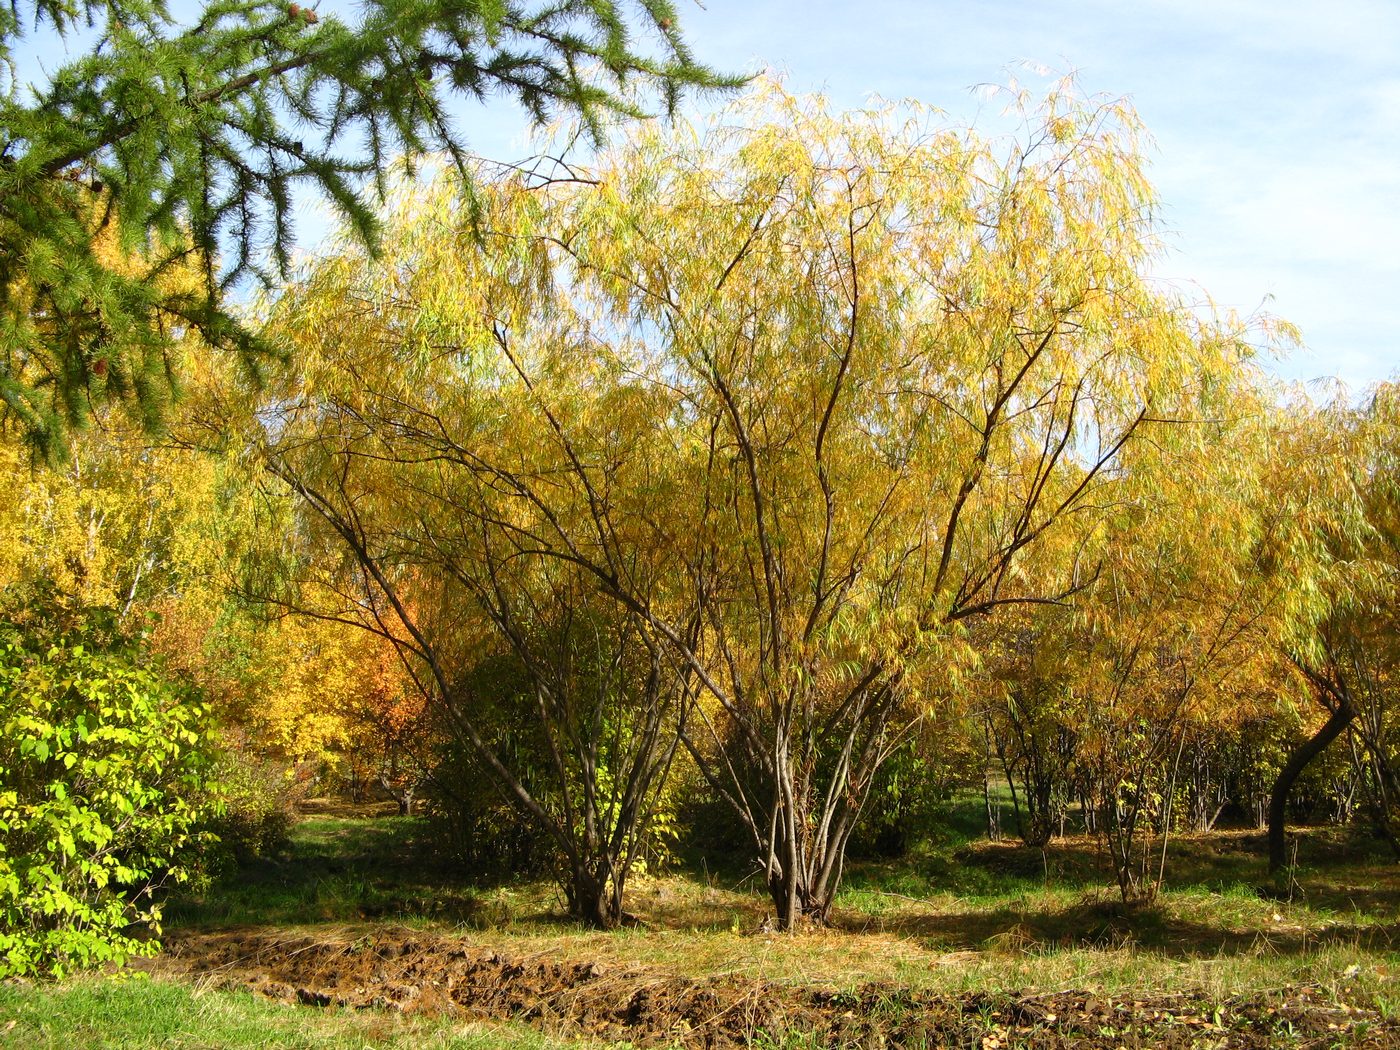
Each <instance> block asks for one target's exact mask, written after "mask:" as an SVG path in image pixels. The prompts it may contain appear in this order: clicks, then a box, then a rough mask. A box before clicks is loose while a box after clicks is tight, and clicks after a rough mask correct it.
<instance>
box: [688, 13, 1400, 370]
mask: <svg viewBox="0 0 1400 1050" xmlns="http://www.w3.org/2000/svg"><path fill="white" fill-rule="evenodd" d="M681 12H682V25H683V27H684V29H685V31H686V34H687V36H688V38H689V40H690V41H691V42H692V44H693V46H694V48H695V51H696V52H697V55H698V56H699V57H700V58H701V59H703V60H704V61H707V62H710V63H712V64H727V65H728V66H733V65H734V64H735V63H738V64H739V65H740V67H741V68H743V69H746V70H753V69H759V68H764V67H768V68H772V69H774V70H777V71H780V72H783V73H785V74H786V76H787V83H788V86H789V88H790V89H792V90H794V91H822V92H824V93H825V94H827V95H828V96H829V97H830V98H831V100H832V101H833V102H834V103H836V104H838V105H841V106H843V107H846V106H850V107H854V106H860V105H862V104H864V103H865V102H866V101H867V100H868V99H869V96H871V95H878V96H882V97H884V98H889V99H898V98H906V97H907V98H917V99H919V100H920V101H923V102H926V103H929V104H931V105H935V106H938V107H939V108H941V109H944V110H946V111H947V112H948V113H949V116H950V117H951V118H954V119H957V120H961V121H967V120H973V119H974V118H976V117H977V116H978V110H979V107H980V108H984V109H985V107H986V106H987V105H989V104H990V105H995V103H988V102H986V101H984V99H985V93H982V94H979V93H978V92H977V91H976V90H975V89H976V87H977V85H979V84H987V83H992V84H996V83H1003V84H1004V83H1006V82H1007V80H1008V79H1009V78H1010V77H1011V76H1015V77H1016V79H1018V80H1019V81H1020V82H1021V83H1022V84H1024V85H1026V86H1027V87H1030V88H1031V89H1033V90H1034V89H1035V88H1036V87H1038V86H1041V85H1045V86H1048V84H1049V80H1048V79H1047V78H1046V77H1044V76H1037V75H1036V73H1035V72H1033V71H1032V70H1033V68H1035V67H1039V68H1042V69H1045V68H1048V69H1050V70H1053V71H1054V75H1055V76H1058V75H1059V74H1062V73H1065V72H1069V71H1077V75H1078V78H1079V82H1080V85H1081V87H1082V88H1083V89H1084V90H1086V91H1089V92H1093V93H1100V92H1102V93H1107V94H1111V95H1114V96H1119V95H1122V96H1126V97H1128V98H1129V99H1130V100H1131V101H1132V103H1133V105H1134V106H1135V108H1136V109H1137V111H1138V113H1139V115H1140V116H1141V117H1142V119H1143V120H1144V122H1145V123H1146V125H1147V128H1148V130H1149V131H1150V132H1151V133H1152V136H1153V137H1154V139H1155V140H1156V151H1155V153H1154V155H1153V157H1152V169H1151V173H1152V178H1153V181H1154V182H1155V183H1156V186H1157V189H1158V192H1159V193H1160V195H1161V197H1162V200H1163V203H1164V209H1163V222H1164V225H1165V227H1166V229H1167V231H1168V243H1169V244H1170V245H1171V246H1172V249H1173V250H1172V253H1171V255H1170V256H1169V257H1168V258H1167V259H1166V260H1164V262H1163V263H1162V264H1161V266H1160V273H1161V275H1162V276H1164V277H1169V278H1172V279H1174V280H1179V281H1182V282H1183V283H1184V282H1194V283H1195V284H1198V285H1199V286H1200V287H1201V288H1203V289H1204V290H1205V291H1206V292H1207V293H1208V294H1209V295H1210V296H1211V297H1212V298H1213V299H1215V300H1216V302H1218V303H1221V304H1223V305H1226V306H1229V307H1233V308H1235V309H1237V310H1239V311H1240V312H1242V313H1244V314H1250V313H1252V312H1254V311H1256V310H1264V311H1266V312H1269V313H1272V314H1275V315H1277V316H1280V317H1283V318H1285V319H1287V320H1289V321H1291V322H1293V323H1294V324H1296V325H1298V326H1299V327H1300V328H1301V329H1302V333H1303V338H1304V342H1305V347H1304V349H1302V350H1300V351H1297V352H1295V353H1294V354H1293V355H1291V357H1290V359H1288V360H1286V361H1282V362H1278V363H1277V364H1275V365H1274V369H1275V370H1276V371H1277V372H1279V374H1281V375H1283V376H1284V377H1286V378H1289V379H1301V380H1311V379H1314V378H1316V377H1320V376H1334V377H1338V378H1340V379H1342V380H1343V381H1345V382H1346V383H1347V384H1348V386H1350V387H1351V388H1352V390H1353V391H1354V392H1359V390H1360V389H1361V388H1364V387H1365V386H1366V385H1367V384H1369V383H1373V382H1377V381H1380V380H1384V379H1389V378H1400V250H1397V249H1398V247H1400V2H1397V0H1331V2H1329V3H1319V2H1316V0H1273V2H1263V0H1170V2H1166V0H1111V2H1110V0H1073V2H1061V0H1039V2H1034V0H936V2H916V0H865V2H864V3H860V4H852V3H841V2H834V0H831V2H827V0H816V2H814V0H805V2H799V0H705V6H704V8H703V9H702V8H700V7H698V6H696V5H695V4H694V3H693V2H690V0H681ZM1027 64H1029V65H1030V67H1032V68H1027Z"/></svg>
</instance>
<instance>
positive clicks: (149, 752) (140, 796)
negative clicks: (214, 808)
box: [0, 594, 209, 976]
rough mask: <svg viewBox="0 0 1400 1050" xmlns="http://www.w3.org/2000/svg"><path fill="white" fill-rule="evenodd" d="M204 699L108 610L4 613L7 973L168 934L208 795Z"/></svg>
mask: <svg viewBox="0 0 1400 1050" xmlns="http://www.w3.org/2000/svg"><path fill="white" fill-rule="evenodd" d="M204 715H205V711H204V708H203V706H202V705H201V704H200V703H199V701H198V699H197V697H196V696H195V695H194V694H193V692H192V691H191V690H190V689H189V688H188V687H186V686H184V685H182V684H181V683H179V682H178V681H175V680H173V679H172V678H169V677H167V676H165V675H164V674H163V673H162V671H161V668H160V665H159V663H158V661H156V660H155V659H154V658H153V657H152V656H151V655H150V654H149V653H148V652H147V651H145V649H144V647H143V645H142V640H141V638H139V637H134V638H133V637H127V636H124V635H123V634H122V633H121V632H120V631H119V630H118V627H117V619H116V617H115V615H114V614H113V613H112V612H110V611H108V610H101V609H67V608H64V607H62V605H61V603H59V602H58V601H56V600H55V599H54V598H53V597H52V596H51V595H44V594H39V595H38V596H37V597H33V598H31V599H30V600H29V601H28V602H27V603H26V604H24V605H22V606H21V607H19V608H18V609H14V608H11V609H8V610H6V611H5V612H4V613H3V614H0V976H6V975H14V974H37V975H53V976H62V975H63V974H65V973H67V972H70V971H71V970H73V969H76V968H79V967H83V966H91V965H95V964H98V963H102V962H106V961H109V960H120V959H122V958H125V957H126V956H128V955H133V954H150V953H151V952H153V951H155V950H156V948H157V947H158V944H157V943H156V942H155V941H154V940H152V939H150V938H149V937H148V936H146V935H145V932H144V930H145V928H149V929H151V930H153V931H155V932H156V933H159V923H160V910H161V905H160V896H159V891H160V889H161V887H162V886H163V885H165V884H167V883H170V882H180V881H184V880H185V879H186V878H188V876H189V873H190V871H191V863H190V860H191V858H192V857H193V855H194V847H195V846H196V839H197V838H198V834H197V833H196V831H195V828H196V826H197V822H198V819H199V816H200V813H199V808H200V806H201V805H203V803H200V802H198V801H196V800H199V799H204V798H208V797H209V796H208V792H207V788H206V784H205V781H206V778H207V769H208V764H209V760H208V757H207V754H206V752H205V749H204V747H203V736H202V733H203V720H204Z"/></svg>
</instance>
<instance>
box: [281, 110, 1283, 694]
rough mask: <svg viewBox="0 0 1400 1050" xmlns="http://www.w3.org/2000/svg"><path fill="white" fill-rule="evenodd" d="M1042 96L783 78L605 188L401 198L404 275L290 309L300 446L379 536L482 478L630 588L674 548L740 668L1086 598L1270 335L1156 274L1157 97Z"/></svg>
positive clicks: (286, 418)
mask: <svg viewBox="0 0 1400 1050" xmlns="http://www.w3.org/2000/svg"><path fill="white" fill-rule="evenodd" d="M1021 105H1022V106H1023V112H1022V116H1023V118H1024V121H1025V124H1026V127H1027V131H1026V132H1025V133H1024V134H1023V135H1021V136H1019V137H1016V138H1014V139H1011V140H1007V141H1002V140H996V139H990V140H989V139H986V138H983V137H981V136H979V135H978V134H977V133H975V132H974V131H970V130H965V129H948V128H942V127H939V126H938V125H937V122H936V116H935V114H933V113H932V112H931V111H927V110H924V109H921V108H919V107H916V106H905V107H891V108H888V109H883V110H879V111H871V112H857V113H850V114H831V113H829V112H828V111H826V109H825V108H824V106H823V105H822V103H821V102H820V101H817V100H812V99H804V98H795V97H792V96H789V95H787V94H785V93H784V92H783V91H782V89H781V88H780V87H779V86H777V85H775V84H771V83H768V84H763V85H761V86H760V87H759V88H758V89H757V90H756V91H755V92H753V93H752V94H751V95H750V96H749V97H748V98H747V99H746V100H744V101H743V102H741V103H739V104H738V105H736V106H734V107H731V108H730V109H727V110H725V111H723V112H721V113H720V114H719V115H718V116H716V117H715V118H713V119H712V120H711V121H710V122H708V124H706V125H704V126H688V125H683V124H682V125H678V126H663V125H660V124H656V125H644V126H642V127H641V128H639V129H637V130H635V131H634V132H633V133H632V134H631V135H630V137H628V138H627V140H626V141H625V142H623V143H621V144H619V145H618V146H616V147H615V148H613V149H612V150H611V151H608V152H605V153H604V154H603V155H602V156H600V157H599V159H598V161H597V164H596V166H595V167H594V168H593V169H592V170H589V171H587V172H584V173H582V176H581V177H580V178H579V179H578V180H577V181H565V182H557V183H552V184H544V185H541V184H539V183H537V182H534V181H532V180H531V179H529V178H526V177H523V176H522V177H504V178H498V179H490V178H485V177H484V181H483V183H482V184H481V185H479V186H478V187H477V188H476V190H475V197H474V204H473V207H470V208H469V207H467V206H466V205H465V204H463V202H462V198H461V196H460V195H459V194H458V193H457V191H456V189H455V187H453V186H452V185H451V184H450V182H449V181H447V180H441V181H439V182H437V183H435V184H433V185H431V186H428V187H425V188H418V189H415V190H411V191H405V193H404V194H402V196H401V199H400V203H399V205H398V207H397V208H396V210H395V211H394V212H393V214H392V215H391V216H390V222H389V227H388V228H389V233H388V235H387V236H386V239H385V242H384V248H383V252H384V254H383V256H382V259H381V261H379V262H378V263H371V262H370V261H369V260H367V259H365V258H364V257H363V256H361V255H359V254H357V253H355V252H353V251H346V252H345V253H344V254H342V255H341V256H339V257H337V258H334V259H331V260H329V261H326V262H324V263H322V264H320V265H318V266H317V267H316V268H315V269H314V270H313V271H312V272H310V273H309V274H308V275H307V277H306V279H305V280H304V281H303V282H302V283H301V284H300V285H299V286H298V287H297V288H295V289H293V290H292V291H291V292H289V293H288V295H287V296H286V298H285V299H284V300H283V302H282V303H281V306H280V309H279V312H278V316H277V320H276V322H275V325H274V329H275V331H276V333H277V334H278V337H279V338H281V339H283V340H284V341H285V342H286V344H287V345H288V346H289V349H291V350H292V352H293V353H294V354H295V355H296V356H297V359H298V360H299V361H300V362H302V363H303V366H304V371H303V373H302V374H301V376H300V378H299V379H298V380H297V381H296V382H295V383H294V384H292V385H291V386H289V387H288V388H287V389H286V390H284V391H282V397H281V400H280V401H279V412H280V413H281V415H280V416H279V418H278V419H277V420H276V422H275V423H274V424H273V425H272V426H271V428H270V430H269V433H270V436H271V438H272V439H273V441H274V442H281V443H282V447H283V448H288V447H295V448H296V450H297V455H299V456H301V457H303V462H304V463H310V462H311V461H312V460H314V459H315V457H317V456H321V457H323V465H324V467H325V469H326V470H327V471H328V472H329V471H331V470H332V468H333V466H334V465H335V464H338V463H340V462H341V460H340V459H339V458H337V457H340V456H344V455H347V454H348V455H351V456H353V457H354V464H355V470H354V473H353V476H347V478H346V484H348V486H349V487H350V490H351V492H352V494H353V496H354V499H355V500H356V501H357V504H356V505H357V506H358V507H359V508H360V510H361V513H362V516H363V518H364V520H366V521H371V520H373V521H380V522H390V521H398V522H401V523H402V522H404V521H405V516H407V517H408V518H409V519H414V518H416V522H415V523H414V524H413V525H412V528H413V529H415V530H426V531H427V532H428V533H431V532H432V530H447V531H451V532H452V535H453V536H454V537H455V538H460V537H459V533H460V532H461V526H460V521H459V520H458V518H459V517H460V516H458V518H454V517H453V516H452V514H451V513H450V511H448V510H447V509H446V508H448V507H451V506H453V505H456V504H457V503H459V502H460V500H461V499H462V498H463V497H462V496H461V492H460V491H456V492H453V493H451V494H450V495H444V494H445V493H447V490H448V489H450V488H452V486H455V485H460V484H462V482H461V479H460V477H458V476H456V475H453V476H452V477H451V478H449V474H450V473H451V470H452V467H453V465H454V463H453V461H454V460H455V461H458V463H457V464H455V465H459V464H460V463H463V462H470V463H471V464H473V468H472V469H473V471H474V472H475V473H474V474H473V481H472V483H471V484H472V485H473V486H477V488H476V491H475V493H474V495H473V496H472V497H471V499H473V500H477V501H480V502H481V503H482V504H486V503H489V505H490V508H491V511H490V513H491V514H492V515H493V516H494V520H496V521H497V522H498V523H505V524H509V525H510V526H512V527H514V528H517V529H519V530H521V535H522V536H529V537H532V538H533V540H534V541H538V542H540V543H545V544H547V545H549V546H550V547H551V549H553V548H559V547H562V548H572V551H573V555H572V556H574V557H577V558H580V559H583V560H585V561H588V562H590V563H591V564H596V565H598V566H601V567H602V568H603V571H604V572H605V573H611V574H613V575H614V576H615V577H616V578H618V579H623V578H625V576H626V574H627V573H628V572H632V571H636V572H641V571H643V570H642V569H640V568H638V565H639V564H640V563H641V562H643V561H645V562H647V563H648V564H649V565H651V568H650V569H647V570H646V571H647V572H650V573H652V574H653V575H656V574H660V575H662V576H665V578H666V579H667V580H668V581H669V582H667V583H665V584H664V585H662V588H661V592H660V593H659V594H657V595H654V596H653V599H652V600H654V601H662V600H664V599H665V596H666V595H672V596H674V597H675V599H676V601H677V603H680V604H683V599H682V597H681V595H682V593H683V592H685V591H686V589H687V588H688V587H691V586H692V585H693V583H694V581H695V579H696V578H697V574H699V575H703V576H704V577H705V579H706V581H707V583H706V584H705V585H706V586H708V587H711V588H712V592H711V593H712V595H716V596H722V601H721V602H719V603H718V604H717V605H716V606H715V608H717V609H720V610H722V613H723V617H724V618H727V620H728V630H730V631H731V632H735V633H736V635H735V636H736V638H737V637H738V636H742V637H743V639H744V642H743V644H742V645H738V646H736V647H735V648H734V650H733V651H731V652H730V653H729V654H728V655H729V657H730V658H732V660H733V661H734V662H735V668H734V671H735V673H738V674H740V675H741V676H743V675H744V674H747V673H758V672H757V668H758V667H759V665H760V664H761V663H762V661H763V660H764V659H765V657H764V656H763V655H762V654H764V653H765V652H767V653H770V654H771V653H776V652H778V651H779V650H781V652H782V656H781V658H780V660H779V662H780V663H781V664H782V668H781V669H780V670H778V671H777V673H778V674H779V675H780V677H782V678H784V679H786V680H787V682H788V685H794V684H795V685H796V686H798V687H800V688H807V687H809V686H811V685H813V684H815V686H816V687H817V689H818V691H830V692H832V693H833V694H834V695H839V693H840V686H841V685H842V684H843V683H844V684H846V685H848V684H849V682H850V681H851V680H852V679H853V678H857V677H859V676H860V674H862V673H864V672H863V670H862V669H863V668H866V667H868V666H869V665H870V663H871V662H872V661H876V662H879V663H881V665H882V666H884V667H886V668H889V669H893V668H897V667H900V666H902V665H903V664H904V662H905V661H906V660H908V659H910V658H912V657H913V656H914V655H915V654H916V653H920V652H932V651H933V650H934V649H937V648H939V647H940V646H941V645H942V641H940V639H946V638H948V637H949V632H948V627H949V626H950V625H951V624H954V623H956V622H958V621H961V620H963V619H965V618H967V617H969V616H972V615H975V614H978V613H981V612H988V611H991V610H993V609H996V608H999V607H1001V606H1003V605H1006V604H1011V603H1014V602H1017V601H1021V600H1027V599H1042V598H1046V597H1053V596H1056V595H1060V594H1063V593H1066V592H1071V591H1074V590H1075V589H1076V588H1078V587H1080V586H1082V585H1084V584H1086V583H1087V582H1088V580H1089V579H1090V578H1091V575H1092V569H1093V567H1094V566H1093V564H1092V563H1090V562H1086V561H1085V559H1084V551H1085V550H1086V545H1088V544H1089V543H1090V541H1091V539H1092V538H1093V537H1094V536H1095V535H1096V534H1098V533H1100V532H1101V531H1102V530H1103V529H1105V528H1120V527H1122V528H1135V527H1136V526H1135V525H1134V524H1133V523H1132V522H1131V521H1129V520H1125V519H1122V518H1118V519H1115V518H1112V516H1111V515H1109V514H1107V513H1102V512H1101V509H1102V508H1104V507H1110V506H1113V505H1114V501H1115V500H1116V499H1118V498H1120V496H1122V497H1123V498H1128V497H1127V493H1128V490H1129V487H1130V484H1131V474H1132V471H1133V470H1139V471H1145V470H1146V469H1147V468H1146V467H1145V466H1143V464H1145V463H1146V462H1147V461H1148V460H1149V459H1151V458H1152V457H1157V458H1159V459H1161V460H1163V461H1166V462H1170V461H1171V458H1172V457H1173V456H1175V455H1177V454H1178V453H1182V452H1184V453H1193V450H1194V453H1193V454H1197V455H1200V454H1202V453H1201V450H1203V449H1207V448H1209V447H1212V446H1213V445H1217V444H1219V434H1218V433H1215V432H1212V430H1211V428H1209V427H1207V426H1202V425H1200V421H1202V420H1203V419H1212V418H1215V417H1217V416H1218V415H1219V414H1220V412H1221V411H1222V410H1223V409H1222V406H1225V405H1228V404H1229V403H1230V401H1231V398H1232V397H1233V396H1234V395H1233V391H1234V390H1235V389H1236V388H1237V387H1239V386H1240V385H1241V384H1242V383H1246V382H1248V381H1249V377H1250V371H1251V366H1250V364H1249V362H1250V359H1251V357H1252V355H1253V352H1254V351H1253V347H1252V346H1251V344H1250V342H1249V340H1248V339H1247V338H1246V336H1248V335H1250V333H1246V332H1245V331H1244V330H1243V329H1242V327H1241V326H1240V325H1239V324H1238V323H1237V322H1235V321H1234V320H1233V319H1230V318H1226V319H1224V320H1222V321H1220V322H1218V323H1217V322H1216V321H1215V320H1213V319H1210V318H1205V319H1202V318H1201V317H1199V316H1198V315H1197V314H1196V313H1195V312H1193V310H1192V309H1191V308H1190V306H1189V304H1188V303H1187V302H1186V301H1185V300H1184V299H1182V298H1181V297H1179V296H1177V295H1176V294H1175V293H1173V292H1172V291H1171V290H1169V289H1164V288H1162V287H1161V286H1160V285H1159V284H1156V283H1154V282H1152V281H1150V280H1149V279H1148V278H1147V276H1146V271H1147V269H1148V267H1149V265H1150V263H1151V261H1152V259H1153V258H1154V257H1155V255H1156V253H1157V251H1158V242H1157V237H1156V227H1155V225H1154V208H1155V204H1156V201H1155V197H1154V195H1153V192H1152V190H1151V187H1150V186H1149V184H1148V182H1147V180H1146V177H1145V175H1144V171H1143V161H1142V155H1141V151H1140V142H1139V139H1140V137H1141V129H1140V127H1139V125H1138V123H1137V119H1136V117H1135V115H1134V114H1133V113H1132V111H1131V110H1130V109H1129V108H1128V107H1127V106H1126V104H1124V103H1121V102H1104V101H1101V100H1085V99H1082V98H1081V97H1079V96H1078V95H1077V94H1076V93H1075V91H1074V89H1073V86H1072V85H1069V84H1066V85H1062V86H1061V87H1060V88H1059V89H1057V90H1056V91H1055V92H1053V93H1052V94H1051V95H1050V96H1049V97H1048V98H1047V99H1045V100H1044V101H1043V102H1041V103H1039V105H1038V106H1034V107H1033V106H1030V105H1028V104H1027V103H1025V102H1024V100H1023V101H1022V102H1021ZM1275 334H1278V335H1280V336H1282V337H1287V335H1288V332H1287V330H1286V329H1281V330H1280V332H1279V333H1268V332H1266V333H1263V335H1262V338H1264V339H1271V338H1274V336H1275ZM1143 439H1147V440H1143ZM478 468H481V469H478ZM483 469H484V470H485V472H486V473H488V474H491V475H492V476H493V478H494V480H491V481H487V480H483V478H484V475H483V473H482V470H483ZM1157 476H1158V477H1168V476H1171V473H1170V471H1169V470H1167V471H1161V472H1158V475H1157ZM327 477H328V478H329V477H331V474H329V473H328V474H327ZM585 477H591V478H593V480H594V481H595V482H596V484H586V483H585V480H584V479H585ZM522 478H523V479H526V480H527V482H528V486H527V487H528V488H529V492H530V494H529V495H528V496H527V495H524V494H522V489H521V487H520V486H519V485H518V484H517V482H518V481H519V479H522ZM1184 483H1185V481H1184V479H1183V484H1184ZM439 497H441V502H440V503H439V504H435V503H434V500H435V499H436V498H439ZM459 509H460V508H459ZM440 511H441V512H443V513H446V514H447V515H448V516H447V517H446V518H443V519H438V518H436V517H434V515H435V514H437V513H438V512H440ZM600 515H601V517H602V518H606V521H605V522H604V521H602V520H601V518H600ZM1234 520H1235V519H1233V518H1232V517H1231V516H1230V515H1229V514H1228V513H1227V512H1224V511H1222V512H1221V514H1220V517H1219V520H1218V521H1217V522H1216V524H1217V525H1218V526H1219V527H1220V528H1222V529H1225V528H1228V527H1229V526H1230V525H1231V524H1232V523H1233V522H1234ZM1229 542H1231V543H1233V542H1235V541H1234V540H1233V539H1231V540H1229ZM620 552H627V554H628V556H630V557H633V558H634V559H636V563H629V562H627V560H626V558H625V557H623V556H622V554H621V553H620ZM662 562H664V563H665V565H666V567H665V569H664V571H663V568H661V567H660V563H662ZM521 571H525V570H523V569H522V570H521ZM531 571H541V570H538V569H534V570H531ZM687 578H688V579H687ZM680 604H677V606H676V608H679V607H680ZM658 608H660V606H658ZM715 655H716V656H718V654H715ZM941 659H944V660H947V659H951V654H950V653H948V652H943V654H942V657H941ZM745 668H747V671H746V670H745ZM765 673H767V672H765ZM769 684H770V686H773V687H774V688H780V689H781V688H786V686H780V685H774V684H773V683H772V682H770V683H769Z"/></svg>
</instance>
